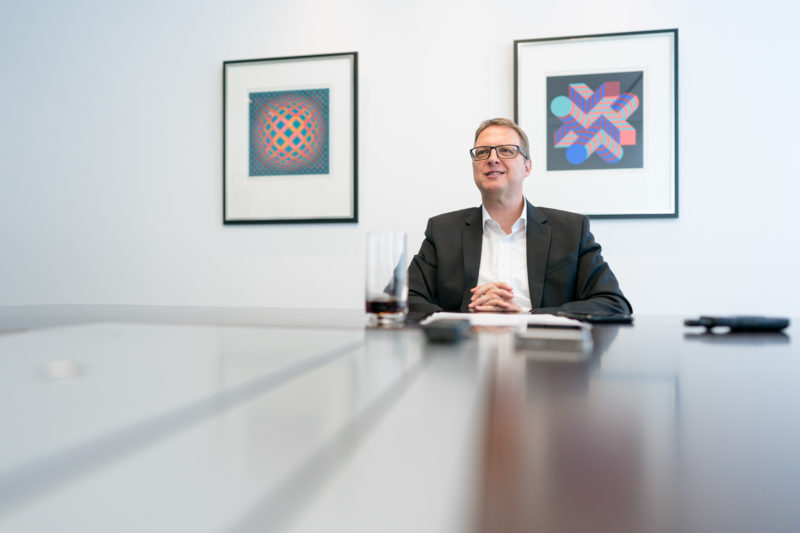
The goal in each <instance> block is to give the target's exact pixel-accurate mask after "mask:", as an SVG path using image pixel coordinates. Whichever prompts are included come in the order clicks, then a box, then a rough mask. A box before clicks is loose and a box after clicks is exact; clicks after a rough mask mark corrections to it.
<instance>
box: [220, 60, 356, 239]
mask: <svg viewBox="0 0 800 533" xmlns="http://www.w3.org/2000/svg"><path fill="white" fill-rule="evenodd" d="M222 99H223V102H222V109H223V113H222V123H223V126H222V152H223V157H222V213H223V215H222V218H223V224H308V223H355V222H358V53H357V52H342V53H330V54H317V55H302V56H287V57H273V58H263V59H243V60H231V61H224V62H223V67H222Z"/></svg>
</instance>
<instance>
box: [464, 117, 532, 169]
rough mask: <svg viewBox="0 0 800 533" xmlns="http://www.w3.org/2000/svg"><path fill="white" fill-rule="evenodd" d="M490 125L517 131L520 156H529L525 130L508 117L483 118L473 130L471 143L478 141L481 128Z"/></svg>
mask: <svg viewBox="0 0 800 533" xmlns="http://www.w3.org/2000/svg"><path fill="white" fill-rule="evenodd" d="M491 126H501V127H503V128H511V129H512V130H514V131H515V132H517V135H519V141H520V148H521V149H522V156H523V157H524V158H525V159H530V158H531V150H530V145H529V143H528V136H527V135H525V132H524V131H522V128H520V127H519V126H517V123H516V122H514V121H513V120H511V119H508V118H490V119H488V120H484V121H483V122H481V125H480V126H478V129H477V130H475V140H474V141H473V144H474V143H476V142H477V141H478V135H480V134H481V133H482V132H483V130H485V129H486V128H488V127H491Z"/></svg>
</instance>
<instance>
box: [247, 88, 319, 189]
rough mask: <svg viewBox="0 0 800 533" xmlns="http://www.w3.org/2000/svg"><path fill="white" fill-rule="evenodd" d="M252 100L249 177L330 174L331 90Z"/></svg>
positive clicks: (271, 94)
mask: <svg viewBox="0 0 800 533" xmlns="http://www.w3.org/2000/svg"><path fill="white" fill-rule="evenodd" d="M249 96H250V120H249V122H250V176H277V175H295V174H328V172H329V166H330V153H329V152H330V149H329V144H330V142H329V131H330V128H329V114H330V113H329V109H330V103H329V102H330V95H329V90H328V89H307V90H296V91H274V92H262V93H250V95H249Z"/></svg>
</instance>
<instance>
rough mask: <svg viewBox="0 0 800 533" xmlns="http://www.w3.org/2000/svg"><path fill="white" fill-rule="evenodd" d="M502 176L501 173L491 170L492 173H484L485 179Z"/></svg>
mask: <svg viewBox="0 0 800 533" xmlns="http://www.w3.org/2000/svg"><path fill="white" fill-rule="evenodd" d="M502 175H503V173H502V172H500V171H499V170H493V171H491V172H487V173H486V177H487V178H493V177H495V176H502Z"/></svg>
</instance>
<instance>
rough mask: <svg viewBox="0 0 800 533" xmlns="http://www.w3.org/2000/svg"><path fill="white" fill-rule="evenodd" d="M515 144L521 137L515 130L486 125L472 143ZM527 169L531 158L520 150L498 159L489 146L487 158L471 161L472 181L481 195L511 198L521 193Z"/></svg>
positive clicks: (482, 144) (478, 144) (477, 144)
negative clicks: (509, 157)
mask: <svg viewBox="0 0 800 533" xmlns="http://www.w3.org/2000/svg"><path fill="white" fill-rule="evenodd" d="M499 144H515V145H517V146H519V145H520V144H521V140H520V138H519V135H517V132H516V131H514V130H512V129H511V128H507V127H505V126H489V127H488V128H486V129H485V130H483V131H482V132H481V134H480V135H478V138H477V139H476V141H475V146H497V145H499ZM530 173H531V161H530V159H525V158H524V157H523V156H522V154H521V153H519V154H517V157H515V158H513V159H500V158H499V157H497V150H492V151H491V153H490V154H489V158H488V159H484V160H481V161H473V162H472V174H473V176H474V178H475V185H477V186H478V189H479V190H480V191H481V195H484V196H485V195H489V196H490V197H491V196H504V197H507V198H515V197H516V196H518V195H519V196H522V181H523V180H524V179H525V178H526V177H527V176H528V174H530Z"/></svg>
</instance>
